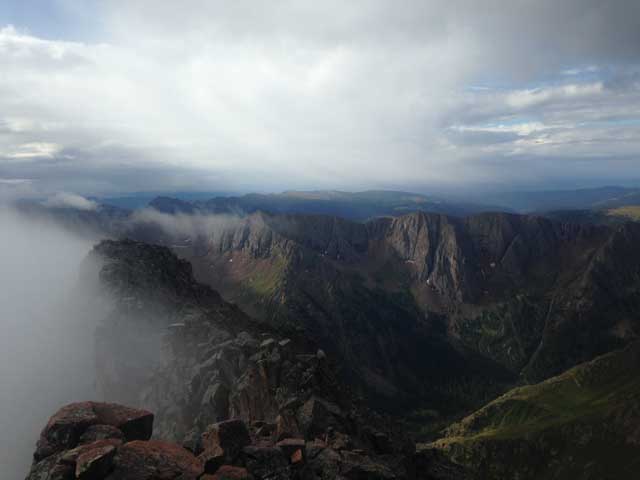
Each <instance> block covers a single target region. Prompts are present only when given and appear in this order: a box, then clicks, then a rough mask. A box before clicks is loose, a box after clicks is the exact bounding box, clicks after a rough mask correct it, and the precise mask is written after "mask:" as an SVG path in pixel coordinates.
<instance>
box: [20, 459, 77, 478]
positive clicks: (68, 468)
mask: <svg viewBox="0 0 640 480" xmlns="http://www.w3.org/2000/svg"><path fill="white" fill-rule="evenodd" d="M74 478H75V475H74V467H73V465H68V464H65V463H61V462H60V454H54V455H51V456H49V457H47V458H45V459H43V460H41V461H39V462H34V464H33V465H32V466H31V470H30V471H29V475H28V476H27V478H26V480H43V479H46V480H74Z"/></svg>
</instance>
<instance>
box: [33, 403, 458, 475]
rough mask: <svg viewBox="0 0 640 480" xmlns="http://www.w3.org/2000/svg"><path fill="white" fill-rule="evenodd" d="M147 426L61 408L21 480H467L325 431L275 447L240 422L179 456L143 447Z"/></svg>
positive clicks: (148, 420)
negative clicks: (453, 479)
mask: <svg viewBox="0 0 640 480" xmlns="http://www.w3.org/2000/svg"><path fill="white" fill-rule="evenodd" d="M314 412H316V409H315V408H312V409H311V412H310V414H312V415H317V413H314ZM153 418H154V417H153V414H152V413H150V412H148V411H145V410H139V409H133V408H129V407H125V406H122V405H117V404H113V403H98V402H81V403H73V404H70V405H67V406H65V407H63V408H61V409H60V410H59V411H58V412H56V413H55V414H54V415H53V416H52V417H51V419H50V420H49V422H48V423H47V425H46V426H45V428H44V429H43V431H42V433H41V435H40V440H39V441H38V444H37V449H36V452H35V454H34V460H33V465H32V467H31V471H30V472H29V475H28V477H27V480H73V479H82V480H134V479H135V480H174V479H175V480H178V479H179V480H196V479H201V480H215V479H218V480H222V479H255V480H259V479H271V480H289V479H291V480H294V479H300V480H307V479H308V480H321V479H345V480H346V479H396V478H398V479H401V478H407V479H414V478H415V479H425V480H430V479H433V480H436V479H452V478H456V479H463V478H466V476H465V474H464V472H463V471H461V470H460V469H459V468H457V467H455V466H453V465H452V464H447V463H446V461H444V460H443V459H442V458H439V457H437V454H435V453H434V452H423V453H421V454H408V455H405V456H399V455H393V454H382V453H376V452H372V451H368V450H365V449H362V448H355V446H353V445H351V443H350V440H349V438H348V437H347V436H345V435H343V434H337V433H336V434H334V432H333V430H332V429H328V430H327V431H326V432H325V433H324V434H319V435H317V436H315V437H314V438H312V439H304V438H300V437H286V438H281V439H278V438H277V437H276V436H275V435H271V434H270V432H272V431H275V428H276V426H275V425H269V424H266V423H264V422H253V423H252V424H250V425H247V424H246V423H245V422H244V421H242V420H239V419H231V420H225V421H223V422H218V423H214V424H211V425H210V426H209V427H208V428H207V430H206V431H205V432H204V433H203V434H202V436H201V438H200V439H199V441H198V442H197V445H196V446H192V447H190V448H185V447H184V446H180V445H178V444H175V443H171V442H165V441H161V440H150V438H151V435H152V428H153ZM380 441H383V439H380ZM381 448H383V449H384V447H381ZM387 448H389V447H387Z"/></svg>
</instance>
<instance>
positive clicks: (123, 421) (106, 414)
mask: <svg viewBox="0 0 640 480" xmlns="http://www.w3.org/2000/svg"><path fill="white" fill-rule="evenodd" d="M93 409H94V411H95V412H96V414H97V415H98V418H99V420H100V422H99V423H101V424H105V425H111V426H112V427H116V428H117V429H118V430H120V431H121V432H122V433H123V434H124V436H125V438H126V439H127V440H128V441H132V440H149V439H150V438H151V433H152V432H153V413H151V412H148V411H147V410H140V409H137V408H129V407H125V406H123V405H118V404H116V403H94V404H93Z"/></svg>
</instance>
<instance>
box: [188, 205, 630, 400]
mask: <svg viewBox="0 0 640 480" xmlns="http://www.w3.org/2000/svg"><path fill="white" fill-rule="evenodd" d="M639 238H640V231H639V227H638V225H633V224H625V225H622V226H618V227H616V228H615V229H612V228H608V227H597V226H589V225H570V224H562V223H557V222H553V221H550V220H548V219H544V218H542V217H534V216H518V215H509V214H482V215H477V216H472V217H467V218H465V219H456V218H452V217H447V216H444V215H437V214H426V213H416V214H411V215H406V216H402V217H397V218H382V219H377V220H372V221H370V222H367V223H364V224H361V223H355V222H349V221H346V220H342V219H339V218H335V217H322V216H316V217H314V216H272V215H266V214H260V213H259V214H254V215H252V216H249V217H247V218H246V219H245V220H244V221H243V222H241V223H240V224H238V225H235V226H234V227H233V228H230V229H227V230H225V231H223V232H212V234H211V236H209V238H206V239H203V241H202V242H200V243H197V244H195V245H188V246H184V248H176V252H178V253H179V254H180V255H181V256H183V257H184V258H187V259H189V260H190V261H191V262H192V264H193V265H194V272H195V274H196V277H197V278H198V279H199V280H202V281H203V282H206V283H208V284H210V285H212V286H213V287H214V288H216V289H217V290H219V291H220V292H221V294H222V295H223V297H224V298H226V299H228V300H231V301H233V302H237V303H238V304H239V305H240V306H241V307H242V308H243V309H244V310H246V311H248V312H249V313H250V314H252V315H253V316H255V317H257V318H259V319H261V320H263V321H265V322H266V323H268V324H271V325H278V326H290V327H291V328H297V329H300V330H303V331H304V332H306V333H307V334H308V335H309V336H311V337H312V338H314V339H316V340H317V341H318V343H319V344H320V345H322V346H323V348H325V349H326V350H327V351H330V352H332V353H334V354H335V355H338V356H339V357H340V358H341V363H342V365H344V366H345V369H346V370H351V372H352V373H353V378H356V379H360V380H363V383H364V385H365V388H366V389H367V390H368V391H370V392H374V393H375V394H376V395H381V396H383V397H384V396H387V397H393V398H394V401H395V402H399V401H401V400H402V399H405V400H407V401H409V402H411V401H412V400H411V398H413V399H414V400H415V399H416V398H421V399H426V398H428V399H431V400H434V399H437V400H435V401H434V403H440V404H449V402H450V401H454V403H455V402H457V403H458V406H460V405H461V404H462V405H464V404H467V405H468V404H470V403H471V404H472V403H473V402H478V401H482V400H484V399H488V398H490V396H491V395H492V394H495V392H496V391H497V390H499V389H500V388H502V387H501V385H506V384H509V383H510V382H513V381H515V379H517V378H518V377H523V378H525V379H528V380H530V381H536V380H540V379H544V378H547V377H549V376H550V375H553V374H556V373H558V372H560V371H562V370H564V369H566V368H569V367H571V366H572V365H575V364H577V363H579V362H581V361H584V360H588V359H590V358H593V357H594V356H595V355H597V354H600V353H604V352H606V351H609V350H611V349H612V348H615V347H618V346H620V345H623V344H625V343H626V342H628V341H629V340H631V339H633V338H635V337H636V336H637V333H638V327H637V323H636V320H635V318H638V316H637V313H638V311H639V310H640V299H639V298H638V292H639V289H640V278H639V273H638V272H639V270H640V254H639V253H638V252H637V251H634V249H633V247H632V245H633V242H634V241H636V240H637V239H639ZM470 366H472V368H474V369H475V370H474V371H471V372H470V371H469V368H470ZM425 378H428V379H429V382H428V384H427V385H425V382H424V379H425ZM472 382H473V387H471V385H472ZM469 390H472V391H473V395H472V396H475V398H469V399H465V398H463V397H464V391H469ZM467 400H468V401H467Z"/></svg>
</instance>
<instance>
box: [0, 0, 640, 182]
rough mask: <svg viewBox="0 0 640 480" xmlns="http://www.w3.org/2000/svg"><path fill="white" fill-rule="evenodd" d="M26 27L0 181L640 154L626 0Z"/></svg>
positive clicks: (4, 42)
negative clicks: (97, 36)
mask: <svg viewBox="0 0 640 480" xmlns="http://www.w3.org/2000/svg"><path fill="white" fill-rule="evenodd" d="M67 4H73V2H67ZM0 20H1V19H0ZM21 27H28V25H25V26H17V27H15V28H12V27H9V28H4V29H3V30H2V32H1V33H0V62H2V65H3V67H4V71H3V73H4V76H3V77H2V78H1V79H0V107H2V108H1V109H0V111H2V114H0V177H2V178H29V179H33V180H34V181H35V183H36V184H37V185H40V187H41V188H44V189H47V188H49V189H54V188H55V189H57V190H59V189H61V186H64V185H67V188H69V189H71V188H73V189H80V191H82V192H84V193H89V191H91V190H93V189H97V190H100V191H105V192H106V191H109V190H121V191H122V190H128V189H131V190H144V189H149V188H154V189H157V188H167V189H171V188H174V187H176V186H178V185H179V188H185V187H189V186H193V187H194V188H195V187H196V185H197V188H217V189H219V188H221V187H226V186H228V185H230V186H232V188H233V189H258V190H270V189H282V188H314V187H340V188H367V187H372V186H376V187H384V186H385V185H391V184H393V185H402V184H412V185H415V184H418V183H422V184H424V185H426V184H435V183H442V182H445V183H446V182H454V181H455V182H462V183H465V182H466V183H471V182H477V181H480V180H484V179H486V178H490V177H491V176H492V175H495V176H496V179H497V180H499V181H505V182H508V181H509V180H510V179H513V181H514V182H517V181H518V179H520V178H522V172H525V171H526V172H533V176H532V175H528V176H529V178H548V177H554V176H558V177H563V178H565V177H566V178H569V177H570V176H571V175H572V174H573V172H575V171H576V170H577V169H579V168H582V165H581V164H579V162H581V161H582V160H581V159H583V158H587V159H588V160H587V161H588V162H589V165H597V167H593V168H589V169H587V171H590V172H591V171H593V172H598V171H600V170H607V165H609V166H610V167H613V168H615V169H617V170H618V172H617V173H618V174H619V177H621V178H623V177H625V176H628V174H629V173H630V170H629V169H632V167H633V165H632V163H633V162H631V163H630V162H629V161H627V160H623V159H627V158H629V156H630V155H632V154H633V152H635V151H637V148H638V138H639V133H640V131H639V128H640V126H639V125H638V123H637V121H638V120H639V119H640V82H639V80H638V72H640V65H639V60H638V59H640V3H638V2H633V1H613V2H597V1H594V0H566V1H562V2H557V1H549V0H543V1H540V0H538V1H525V0H515V1H510V2H505V1H498V0H489V1H486V2H477V1H471V0H452V1H447V2H444V1H429V0H427V1H407V2H390V1H354V2H338V1H329V2H321V3H318V2H300V1H282V2H253V1H248V0H240V1H237V2H217V1H215V2H211V1H200V0H194V1H191V2H188V4H187V5H185V4H184V3H177V2H151V1H145V0H138V1H133V2H111V3H110V4H109V5H107V6H103V10H101V17H100V31H101V32H104V34H103V35H104V38H102V39H101V41H100V42H96V41H92V42H90V43H89V42H85V41H83V39H82V38H77V39H75V40H74V41H56V40H52V39H46V38H39V37H36V36H34V35H31V34H29V33H28V32H27V31H25V30H22V29H21ZM65 38H67V37H65ZM551 158H553V159H554V160H553V161H551V160H549V159H551ZM495 164H499V165H500V166H501V167H500V168H499V169H494V168H493V165H495ZM609 171H610V169H609ZM150 184H153V185H150Z"/></svg>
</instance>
